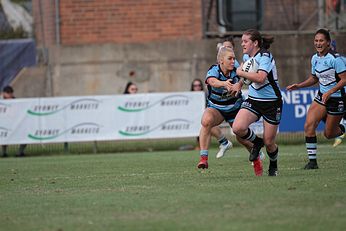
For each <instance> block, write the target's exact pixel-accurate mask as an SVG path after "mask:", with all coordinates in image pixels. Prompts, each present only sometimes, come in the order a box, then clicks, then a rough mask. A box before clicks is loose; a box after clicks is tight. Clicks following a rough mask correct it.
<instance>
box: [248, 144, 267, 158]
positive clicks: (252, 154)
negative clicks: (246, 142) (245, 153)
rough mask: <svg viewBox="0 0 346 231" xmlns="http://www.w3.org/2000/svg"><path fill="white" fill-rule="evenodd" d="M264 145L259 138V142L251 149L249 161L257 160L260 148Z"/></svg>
mask: <svg viewBox="0 0 346 231" xmlns="http://www.w3.org/2000/svg"><path fill="white" fill-rule="evenodd" d="M263 146H264V143H263V139H261V141H260V142H258V143H255V144H254V145H253V147H252V149H251V152H250V156H249V161H251V162H252V161H255V160H257V158H258V156H259V153H260V151H261V148H262V147H263Z"/></svg>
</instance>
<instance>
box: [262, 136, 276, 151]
mask: <svg viewBox="0 0 346 231" xmlns="http://www.w3.org/2000/svg"><path fill="white" fill-rule="evenodd" d="M263 142H264V145H265V146H266V147H267V149H272V147H274V146H275V140H274V139H271V138H265V137H263Z"/></svg>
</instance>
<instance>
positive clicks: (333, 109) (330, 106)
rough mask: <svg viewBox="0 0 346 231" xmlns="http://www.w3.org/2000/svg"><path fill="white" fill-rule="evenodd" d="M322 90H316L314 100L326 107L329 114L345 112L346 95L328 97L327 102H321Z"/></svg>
mask: <svg viewBox="0 0 346 231" xmlns="http://www.w3.org/2000/svg"><path fill="white" fill-rule="evenodd" d="M322 95H323V94H322V92H320V91H318V93H317V95H316V97H315V99H314V101H315V102H316V103H318V104H321V105H323V106H325V107H326V109H327V113H328V114H330V115H343V114H344V113H345V99H346V97H330V98H329V99H328V100H327V102H326V103H325V104H324V103H322Z"/></svg>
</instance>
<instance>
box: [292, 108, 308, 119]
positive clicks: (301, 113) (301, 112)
mask: <svg viewBox="0 0 346 231" xmlns="http://www.w3.org/2000/svg"><path fill="white" fill-rule="evenodd" d="M305 115H306V108H305V105H295V106H294V116H295V117H296V118H302V117H304V116H305Z"/></svg>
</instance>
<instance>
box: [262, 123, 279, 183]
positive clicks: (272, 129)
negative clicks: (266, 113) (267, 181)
mask: <svg viewBox="0 0 346 231" xmlns="http://www.w3.org/2000/svg"><path fill="white" fill-rule="evenodd" d="M278 127H279V125H278V124H272V123H269V122H268V121H265V120H264V121H263V129H264V131H263V141H264V144H265V146H266V151H267V154H268V157H269V168H268V176H277V174H278V164H277V160H278V156H279V147H278V146H277V144H276V143H275V138H276V134H277V131H278Z"/></svg>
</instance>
